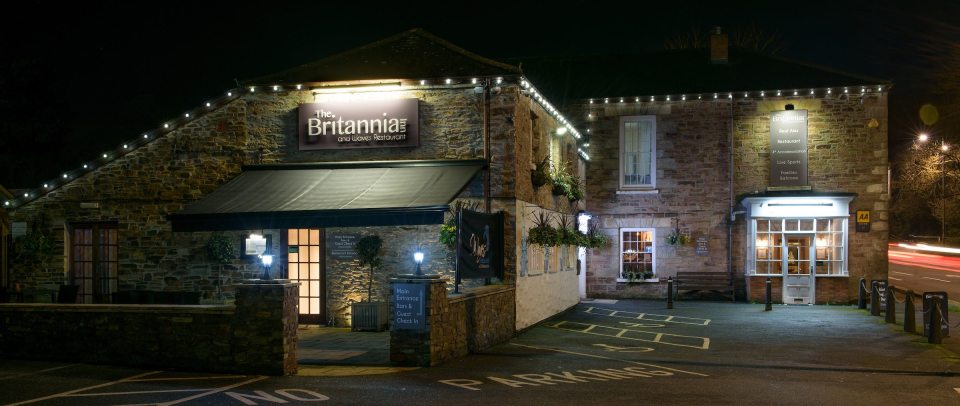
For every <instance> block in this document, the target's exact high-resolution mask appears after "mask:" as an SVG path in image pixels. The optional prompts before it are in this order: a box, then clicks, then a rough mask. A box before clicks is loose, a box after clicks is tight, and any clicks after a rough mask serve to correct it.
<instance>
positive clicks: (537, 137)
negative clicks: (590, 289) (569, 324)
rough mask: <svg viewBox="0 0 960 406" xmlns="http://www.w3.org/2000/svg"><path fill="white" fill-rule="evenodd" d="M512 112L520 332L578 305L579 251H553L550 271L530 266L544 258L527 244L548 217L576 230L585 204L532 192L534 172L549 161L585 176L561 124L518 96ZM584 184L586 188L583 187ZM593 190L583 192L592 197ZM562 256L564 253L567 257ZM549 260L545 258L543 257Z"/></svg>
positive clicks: (512, 246) (513, 249)
mask: <svg viewBox="0 0 960 406" xmlns="http://www.w3.org/2000/svg"><path fill="white" fill-rule="evenodd" d="M514 97H516V98H517V103H516V105H515V106H514V109H515V110H514V113H513V114H514V124H515V126H516V134H515V138H516V140H515V142H516V150H515V151H516V153H515V155H514V156H513V157H512V158H513V159H514V160H515V165H516V168H517V175H516V185H515V187H516V192H515V193H516V194H515V196H516V200H514V201H504V202H503V205H504V206H507V205H509V206H513V207H503V211H504V212H506V213H508V216H507V217H508V222H509V223H510V226H511V227H510V228H509V229H511V230H512V234H509V233H508V235H505V236H504V238H505V239H506V245H507V246H508V247H509V248H507V250H506V252H507V253H508V254H512V257H511V256H509V255H508V256H507V257H506V258H504V261H505V263H506V264H508V265H507V266H509V267H511V268H513V269H514V270H515V271H516V274H515V281H516V287H517V291H516V296H517V309H516V313H517V315H516V328H517V329H518V330H520V329H524V328H527V327H530V326H532V325H534V324H536V323H538V322H540V321H542V320H544V319H546V318H548V317H550V316H553V315H555V314H557V313H560V312H562V311H564V310H566V309H568V308H570V307H572V306H574V305H576V304H577V302H578V301H579V293H578V283H579V281H578V279H577V272H576V263H577V258H576V250H575V249H574V248H568V247H562V248H557V247H551V248H549V251H550V252H551V253H550V254H549V255H550V258H548V261H547V264H548V265H547V266H545V267H544V266H536V265H539V264H538V263H537V264H533V265H532V266H531V263H530V261H531V259H533V258H534V257H537V256H539V255H542V254H541V251H543V250H541V248H540V247H538V246H532V245H529V244H527V243H526V238H527V230H529V229H530V227H532V226H533V222H532V219H533V217H534V216H536V215H537V214H539V213H541V212H546V213H548V214H549V215H550V216H552V217H553V218H554V219H555V220H554V223H553V226H558V225H559V218H560V217H566V218H567V219H568V220H569V221H570V227H573V226H574V225H575V219H576V216H575V215H576V213H577V211H578V210H582V209H583V208H584V204H585V203H586V200H580V201H570V200H569V199H568V198H567V197H566V196H555V195H553V193H552V191H551V187H550V184H549V183H548V184H547V185H544V186H541V187H539V188H534V187H533V182H532V180H531V177H530V172H531V170H532V169H533V168H534V166H535V164H536V163H537V162H538V161H540V160H541V159H542V158H543V157H550V160H551V162H552V163H554V164H559V163H561V162H565V163H567V164H568V165H569V168H570V171H571V173H573V174H578V173H581V171H582V170H583V167H584V164H585V163H584V161H583V160H581V159H580V158H579V155H578V154H577V145H576V142H575V140H574V138H573V136H572V135H570V134H569V133H567V134H566V135H563V136H558V135H557V134H556V130H557V128H559V127H560V125H559V123H558V122H557V121H556V120H555V119H554V118H553V117H552V116H551V115H550V114H549V113H548V112H546V111H544V110H543V109H542V107H541V106H540V105H539V104H537V103H535V102H533V101H531V100H530V99H529V97H527V96H523V95H521V94H519V93H517V94H516V95H515V96H514ZM585 183H586V182H585ZM589 193H590V189H589V188H586V189H585V190H584V194H585V195H589ZM560 251H564V252H563V254H561V253H560ZM544 254H545V253H544Z"/></svg>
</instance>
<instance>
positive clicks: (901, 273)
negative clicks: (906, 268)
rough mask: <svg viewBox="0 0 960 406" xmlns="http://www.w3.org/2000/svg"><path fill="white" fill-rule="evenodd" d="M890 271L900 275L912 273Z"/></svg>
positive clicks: (910, 274)
mask: <svg viewBox="0 0 960 406" xmlns="http://www.w3.org/2000/svg"><path fill="white" fill-rule="evenodd" d="M890 273H896V274H900V275H907V276H913V274H912V273H906V272H897V271H890Z"/></svg>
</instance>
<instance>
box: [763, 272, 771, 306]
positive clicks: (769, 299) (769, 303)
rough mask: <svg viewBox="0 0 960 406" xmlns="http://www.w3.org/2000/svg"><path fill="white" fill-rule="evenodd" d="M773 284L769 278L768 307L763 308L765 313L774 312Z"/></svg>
mask: <svg viewBox="0 0 960 406" xmlns="http://www.w3.org/2000/svg"><path fill="white" fill-rule="evenodd" d="M772 285H773V282H770V278H767V305H766V307H764V308H763V311H765V312H769V311H771V310H773V287H772Z"/></svg>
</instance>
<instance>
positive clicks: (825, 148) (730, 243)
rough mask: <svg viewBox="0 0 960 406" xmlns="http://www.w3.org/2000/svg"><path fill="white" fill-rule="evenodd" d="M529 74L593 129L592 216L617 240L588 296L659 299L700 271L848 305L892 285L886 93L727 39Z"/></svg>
mask: <svg viewBox="0 0 960 406" xmlns="http://www.w3.org/2000/svg"><path fill="white" fill-rule="evenodd" d="M522 66H523V67H524V74H525V75H526V77H528V78H529V79H530V80H531V81H533V82H535V83H548V84H551V85H556V84H559V85H557V86H553V87H546V88H545V90H544V92H545V93H546V94H547V97H549V98H550V99H551V100H554V101H555V102H557V103H559V104H561V105H563V106H564V108H563V110H564V111H565V112H566V113H567V116H568V117H570V119H571V120H575V121H577V122H579V123H582V124H581V127H582V130H583V131H584V132H585V133H587V134H589V140H588V141H587V142H588V144H586V145H587V146H585V148H584V149H585V150H586V151H587V153H588V154H589V157H590V159H591V161H590V164H589V165H588V166H587V174H586V179H587V185H588V186H587V193H586V195H587V208H588V211H589V214H591V215H592V219H591V222H592V223H593V224H596V225H597V226H598V227H599V228H600V229H601V230H603V232H604V233H605V234H606V235H607V236H608V237H609V238H610V240H611V241H612V244H611V245H612V246H611V247H610V248H608V249H595V250H591V252H590V254H589V256H588V258H587V261H586V263H587V266H586V272H585V273H584V275H582V277H583V280H581V287H582V289H583V290H582V291H581V294H585V295H587V296H591V297H614V298H626V297H663V295H664V294H665V291H666V290H665V281H666V279H667V278H669V277H675V276H676V275H677V272H684V271H692V272H698V271H699V272H719V273H726V274H728V275H730V276H731V280H732V282H733V283H735V285H736V288H737V290H738V291H739V294H738V295H739V297H741V298H743V297H744V295H746V296H745V297H746V298H747V299H748V300H762V297H763V294H764V281H765V280H766V279H767V277H770V278H771V279H772V282H773V287H774V289H773V290H774V293H773V294H774V298H775V301H778V302H786V303H814V302H815V303H827V302H832V303H845V302H849V301H850V300H851V299H853V298H856V292H857V285H858V283H859V278H860V277H865V278H866V279H867V280H871V279H886V273H887V256H886V255H887V254H886V252H887V240H888V227H887V220H888V218H887V215H888V200H889V190H888V180H887V176H888V172H887V167H888V165H887V148H888V147H887V125H888V124H887V94H888V93H887V91H888V90H889V88H890V84H889V83H887V82H885V81H882V80H878V79H871V78H865V77H860V76H856V75H852V74H847V73H843V72H838V71H835V70H832V69H827V68H822V67H818V66H812V65H808V64H804V63H799V62H796V61H790V60H785V59H781V58H777V57H773V56H769V55H762V54H758V53H754V52H748V51H743V50H737V49H729V48H728V46H727V38H726V36H725V34H721V33H715V34H714V35H713V37H712V39H711V48H710V49H691V50H673V51H664V52H658V53H650V54H633V55H611V56H605V57H596V56H591V57H589V58H579V57H562V58H539V59H529V60H524V61H523V64H522ZM565 78H576V79H575V80H566V79H565ZM857 213H860V215H859V216H858V218H859V219H860V221H861V223H857V222H856V221H855V220H854V215H855V214H857ZM863 221H866V222H865V223H864V222H863ZM784 280H786V282H784ZM784 283H786V285H787V289H782V287H783V284H784Z"/></svg>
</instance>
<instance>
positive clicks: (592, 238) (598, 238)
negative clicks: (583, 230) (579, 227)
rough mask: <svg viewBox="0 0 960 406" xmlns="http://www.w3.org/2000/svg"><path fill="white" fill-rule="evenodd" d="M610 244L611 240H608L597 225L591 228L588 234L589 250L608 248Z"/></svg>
mask: <svg viewBox="0 0 960 406" xmlns="http://www.w3.org/2000/svg"><path fill="white" fill-rule="evenodd" d="M609 243H610V239H609V238H607V236H606V234H604V233H603V232H601V231H600V227H598V226H597V225H596V224H592V225H591V226H590V231H588V232H587V247H589V248H606V247H607V245H608V244H609Z"/></svg>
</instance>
